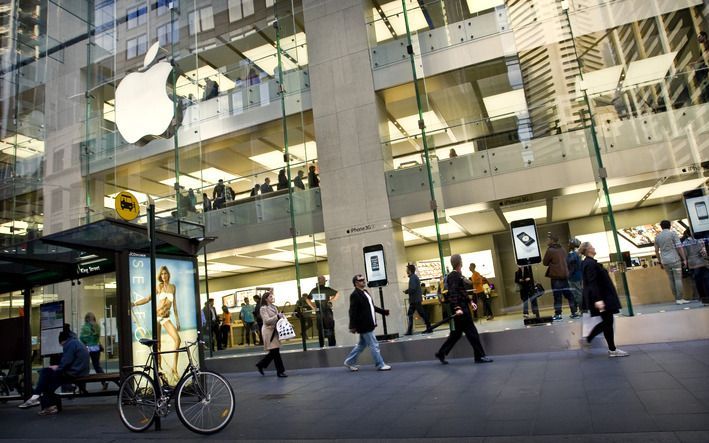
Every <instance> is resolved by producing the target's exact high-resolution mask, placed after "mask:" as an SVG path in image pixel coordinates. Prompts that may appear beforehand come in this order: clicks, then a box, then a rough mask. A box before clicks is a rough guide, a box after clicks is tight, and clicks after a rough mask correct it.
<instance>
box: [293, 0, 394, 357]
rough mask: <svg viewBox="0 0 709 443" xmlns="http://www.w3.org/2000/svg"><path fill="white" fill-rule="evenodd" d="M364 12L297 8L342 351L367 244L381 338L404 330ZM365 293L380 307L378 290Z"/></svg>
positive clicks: (346, 6)
mask: <svg viewBox="0 0 709 443" xmlns="http://www.w3.org/2000/svg"><path fill="white" fill-rule="evenodd" d="M364 7H365V6H364V2H363V1H362V0H338V1H328V0H305V1H304V2H303V8H304V11H305V12H304V21H305V29H306V33H307V35H308V60H309V69H310V79H311V82H310V84H311V97H312V103H313V118H314V123H315V139H316V142H317V149H318V162H319V168H320V179H321V183H320V186H321V195H322V207H323V220H324V224H325V236H326V240H327V255H328V264H329V269H330V286H332V287H333V288H335V289H337V290H338V291H339V292H340V294H341V295H340V297H341V298H340V300H339V301H338V302H337V303H335V306H334V311H335V330H336V336H337V343H338V344H345V345H349V344H353V343H354V342H355V340H356V339H357V338H358V337H357V336H356V335H353V334H350V333H349V330H348V323H349V316H348V309H349V295H350V293H351V292H352V290H353V285H352V276H353V275H355V274H364V273H365V269H364V257H363V253H362V248H364V247H365V246H368V245H374V244H382V245H383V246H384V254H385V260H386V270H387V276H388V280H389V284H388V286H386V287H384V288H383V289H384V305H385V308H386V309H389V310H390V312H391V314H390V316H389V317H388V318H387V329H388V332H389V333H392V332H398V333H400V334H402V333H403V332H404V331H405V328H406V318H405V312H404V311H403V307H404V305H403V301H404V294H403V293H402V290H403V289H405V288H406V284H407V280H406V270H405V267H406V255H405V251H404V241H403V234H402V231H401V227H400V226H399V225H398V224H397V225H394V224H393V223H392V220H391V215H390V211H389V199H388V195H387V189H386V182H385V179H384V177H385V175H384V170H385V166H386V165H387V164H388V163H391V158H389V159H387V158H385V157H384V150H383V149H382V145H381V142H380V139H381V137H380V135H379V134H380V127H384V128H386V118H385V115H386V113H385V112H384V110H383V106H382V104H381V103H380V102H379V100H378V98H377V96H376V94H375V91H374V79H373V76H372V68H371V65H370V60H369V46H368V42H367V25H366V22H365V18H364ZM369 292H370V294H371V295H372V297H373V298H374V301H375V304H376V305H380V300H379V292H378V290H377V289H376V288H372V289H370V290H369ZM377 324H378V326H377V330H376V333H377V334H381V333H383V329H382V321H381V317H379V316H378V317H377ZM384 359H385V360H386V355H384Z"/></svg>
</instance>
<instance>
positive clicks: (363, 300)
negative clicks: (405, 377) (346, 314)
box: [345, 274, 391, 372]
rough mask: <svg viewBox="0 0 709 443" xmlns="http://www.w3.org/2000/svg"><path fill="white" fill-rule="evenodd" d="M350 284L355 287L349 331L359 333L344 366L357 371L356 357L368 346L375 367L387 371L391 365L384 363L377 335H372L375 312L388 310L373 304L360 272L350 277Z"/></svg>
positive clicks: (375, 321)
mask: <svg viewBox="0 0 709 443" xmlns="http://www.w3.org/2000/svg"><path fill="white" fill-rule="evenodd" d="M352 284H354V286H355V289H354V291H352V294H350V332H352V333H353V334H355V333H359V342H358V343H357V344H356V345H355V347H354V348H352V351H351V352H350V354H349V355H348V356H347V358H346V359H345V367H346V368H347V369H349V370H350V371H353V372H354V371H358V370H359V368H358V367H357V366H356V365H357V357H359V354H361V353H362V351H364V348H366V347H369V350H370V351H371V353H372V359H373V360H374V364H375V366H376V367H377V369H378V370H380V371H389V370H390V369H391V366H389V365H388V364H386V363H384V359H383V358H382V355H381V353H380V352H379V343H378V342H377V337H376V336H375V335H374V328H376V327H377V319H376V316H375V312H378V313H380V314H382V315H389V310H388V309H382V308H380V307H378V306H375V305H374V301H372V296H371V295H369V293H368V292H367V290H366V289H364V288H365V285H366V280H365V278H364V276H363V275H362V274H357V275H355V276H354V277H352Z"/></svg>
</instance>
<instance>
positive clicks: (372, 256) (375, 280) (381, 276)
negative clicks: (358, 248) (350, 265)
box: [363, 245, 387, 288]
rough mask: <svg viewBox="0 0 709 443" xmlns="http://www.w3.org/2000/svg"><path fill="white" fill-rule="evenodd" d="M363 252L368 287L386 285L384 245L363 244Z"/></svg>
mask: <svg viewBox="0 0 709 443" xmlns="http://www.w3.org/2000/svg"><path fill="white" fill-rule="evenodd" d="M363 252H364V269H365V271H366V274H367V286H369V287H370V288H376V287H379V286H386V284H387V271H386V264H385V262H384V247H383V246H382V245H372V246H365V247H364V249H363Z"/></svg>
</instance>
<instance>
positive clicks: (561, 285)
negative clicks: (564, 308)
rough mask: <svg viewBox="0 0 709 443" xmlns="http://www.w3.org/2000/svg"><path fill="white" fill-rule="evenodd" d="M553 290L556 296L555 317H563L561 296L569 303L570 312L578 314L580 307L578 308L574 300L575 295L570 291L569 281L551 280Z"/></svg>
mask: <svg viewBox="0 0 709 443" xmlns="http://www.w3.org/2000/svg"><path fill="white" fill-rule="evenodd" d="M551 289H552V291H553V294H554V315H561V296H562V295H563V296H564V297H565V298H566V299H567V300H568V301H569V311H571V313H572V314H576V310H577V309H578V307H577V306H576V301H575V300H574V295H573V294H572V293H571V289H569V281H568V280H566V279H564V280H557V279H552V280H551Z"/></svg>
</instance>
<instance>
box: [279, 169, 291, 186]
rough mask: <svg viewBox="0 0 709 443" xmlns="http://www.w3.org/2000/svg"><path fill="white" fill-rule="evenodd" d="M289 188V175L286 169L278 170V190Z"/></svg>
mask: <svg viewBox="0 0 709 443" xmlns="http://www.w3.org/2000/svg"><path fill="white" fill-rule="evenodd" d="M288 188H289V186H288V176H287V175H286V170H285V169H281V170H280V171H278V183H277V184H276V190H278V191H280V190H282V189H288Z"/></svg>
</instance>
